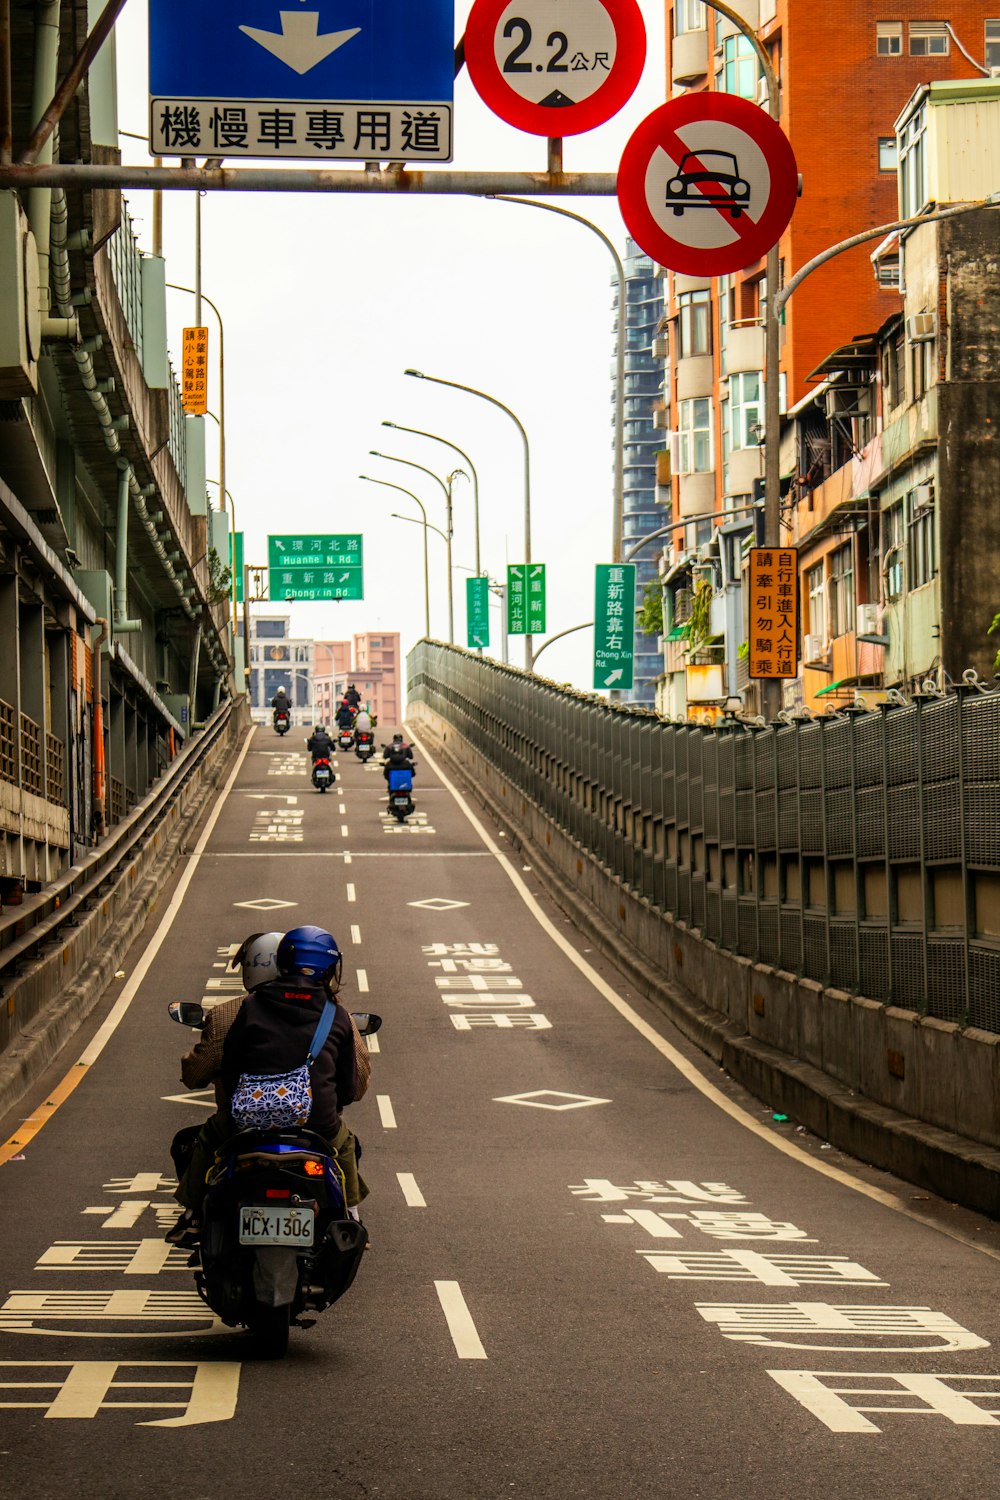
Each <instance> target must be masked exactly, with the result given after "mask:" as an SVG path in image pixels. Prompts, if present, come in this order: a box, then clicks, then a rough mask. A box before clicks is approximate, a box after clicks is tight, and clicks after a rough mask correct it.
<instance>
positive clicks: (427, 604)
mask: <svg viewBox="0 0 1000 1500" xmlns="http://www.w3.org/2000/svg"><path fill="white" fill-rule="evenodd" d="M358 478H359V479H363V480H364V481H365V483H366V484H381V485H384V486H385V488H386V489H387V490H398V491H399V493H400V494H401V495H409V497H410V499H411V500H415V501H416V503H417V504H418V505H419V506H420V514H421V515H422V516H423V518H424V519H423V527H424V635H425V636H426V637H427V639H428V640H430V638H431V586H430V570H429V568H428V565H427V512H426V510H425V509H424V502H423V501H422V500H421V499H420V496H419V495H415V494H414V493H413V491H412V490H407V489H404V488H403V486H402V485H401V484H393V483H392V482H391V481H390V480H388V479H373V478H372V476H371V475H370V474H359V475H358ZM436 529H437V528H436V527H435V530H436Z"/></svg>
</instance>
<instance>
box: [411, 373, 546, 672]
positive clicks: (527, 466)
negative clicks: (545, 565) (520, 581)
mask: <svg viewBox="0 0 1000 1500" xmlns="http://www.w3.org/2000/svg"><path fill="white" fill-rule="evenodd" d="M403 374H404V375H412V376H413V378H414V379H415V380H430V381H432V382H433V384H434V385H448V386H451V388H452V390H456V391H465V392H466V393H467V394H468V395H470V396H479V397H480V398H481V399H482V400H483V401H489V402H490V404H491V405H492V406H498V407H499V408H500V410H501V411H503V412H506V413H507V415H508V417H510V419H511V421H512V422H513V423H514V425H515V426H516V427H517V430H518V432H519V433H520V434H521V441H522V443H523V444H524V564H525V576H527V569H528V567H529V565H530V563H531V458H530V453H529V449H528V434H527V433H526V432H525V430H524V427H523V425H522V424H521V422H520V421H519V420H518V418H517V417H516V416H515V415H514V413H513V412H512V411H511V409H510V407H509V406H504V404H503V402H502V401H498V400H497V398H496V396H490V395H489V394H488V393H487V392H486V391H479V390H476V388H475V386H471V385H461V384H460V383H459V382H458V381H457V380H444V379H442V377H441V376H439V375H425V374H424V373H423V371H422V370H404V371H403ZM524 666H525V670H526V671H528V672H530V671H531V636H530V635H525V637H524Z"/></svg>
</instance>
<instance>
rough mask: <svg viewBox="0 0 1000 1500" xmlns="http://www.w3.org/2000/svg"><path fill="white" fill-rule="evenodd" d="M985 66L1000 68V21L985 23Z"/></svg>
mask: <svg viewBox="0 0 1000 1500" xmlns="http://www.w3.org/2000/svg"><path fill="white" fill-rule="evenodd" d="M986 66H987V67H988V68H1000V20H995V21H987V22H986Z"/></svg>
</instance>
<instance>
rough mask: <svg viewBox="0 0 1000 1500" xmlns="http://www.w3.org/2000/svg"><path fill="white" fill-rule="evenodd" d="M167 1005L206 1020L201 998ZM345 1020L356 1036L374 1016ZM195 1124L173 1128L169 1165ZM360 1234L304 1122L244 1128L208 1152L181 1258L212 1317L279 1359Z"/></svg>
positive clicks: (346, 1275) (351, 1256)
mask: <svg viewBox="0 0 1000 1500" xmlns="http://www.w3.org/2000/svg"><path fill="white" fill-rule="evenodd" d="M168 1012H169V1014H170V1017H171V1019H172V1020H174V1021H177V1022H179V1024H180V1025H182V1026H194V1027H198V1028H200V1027H202V1026H204V1025H205V1022H206V1020H207V1015H206V1012H205V1010H204V1009H203V1007H202V1006H201V1005H198V1004H193V1003H189V1002H187V1001H177V1000H175V1001H174V1002H173V1003H172V1004H171V1005H170V1006H168ZM354 1021H355V1024H356V1025H357V1028H358V1030H359V1031H360V1033H361V1035H362V1036H371V1035H372V1034H373V1033H374V1032H376V1031H378V1029H379V1027H380V1026H381V1024H382V1018H381V1016H377V1015H374V1014H370V1013H368V1014H365V1013H361V1014H358V1013H355V1016H354ZM197 1129H198V1127H190V1126H189V1127H186V1128H185V1129H184V1130H181V1131H179V1132H178V1134H177V1135H176V1136H175V1137H174V1141H173V1144H172V1146H171V1148H170V1149H171V1156H172V1157H173V1159H174V1165H175V1166H176V1167H177V1170H178V1172H179V1173H180V1172H182V1171H183V1169H184V1165H185V1164H186V1162H185V1157H186V1155H189V1154H190V1150H191V1148H192V1146H193V1138H192V1131H193V1132H194V1134H197ZM367 1243H368V1231H367V1229H366V1228H365V1227H364V1225H363V1224H361V1223H359V1222H358V1220H356V1219H353V1218H352V1217H351V1216H350V1214H349V1212H348V1210H347V1206H346V1203H345V1199H344V1182H343V1175H342V1173H341V1171H340V1168H339V1166H338V1164H337V1161H336V1159H335V1157H334V1156H333V1155H332V1154H331V1151H330V1144H329V1142H328V1141H326V1140H324V1139H323V1138H322V1137H321V1136H318V1135H315V1134H313V1132H312V1131H310V1130H308V1129H306V1128H304V1127H296V1128H293V1129H289V1130H278V1129H269V1130H244V1131H241V1132H240V1133H239V1134H238V1135H235V1136H233V1137H232V1139H231V1140H229V1141H228V1142H227V1143H226V1145H225V1146H224V1147H223V1148H222V1149H221V1150H220V1151H219V1152H218V1153H217V1154H216V1158H215V1165H214V1167H213V1169H212V1172H211V1173H210V1175H209V1178H208V1192H207V1194H206V1197H205V1203H204V1207H203V1210H202V1228H201V1242H200V1246H199V1249H198V1250H197V1251H195V1253H194V1254H193V1255H192V1257H191V1261H190V1262H189V1264H191V1265H193V1266H194V1267H195V1284H196V1286H197V1288H198V1294H199V1296H200V1297H201V1298H202V1300H203V1301H204V1302H206V1303H207V1304H208V1306H209V1307H210V1308H211V1309H212V1311H213V1312H214V1313H215V1314H216V1316H217V1317H218V1318H221V1320H222V1322H223V1323H225V1324H227V1325H228V1326H229V1327H230V1328H236V1327H241V1326H242V1327H244V1328H247V1329H249V1331H250V1334H251V1336H252V1337H253V1339H254V1342H255V1344H256V1346H257V1349H258V1351H259V1353H260V1354H261V1355H262V1356H263V1357H264V1358H266V1359H281V1358H282V1357H283V1356H284V1355H285V1354H286V1353H287V1351H288V1336H289V1330H290V1328H291V1327H292V1326H293V1325H294V1326H295V1327H298V1328H311V1327H312V1326H313V1324H314V1323H315V1321H316V1320H315V1318H311V1317H304V1316H303V1314H307V1313H318V1312H322V1311H323V1310H324V1309H325V1308H327V1307H330V1306H331V1305H332V1304H333V1303H334V1302H336V1301H337V1299H338V1298H340V1297H342V1296H343V1295H344V1293H345V1292H346V1291H347V1289H348V1288H349V1287H350V1285H351V1283H352V1282H353V1280H354V1277H355V1276H356V1274H357V1270H358V1266H359V1265H360V1264H361V1260H362V1257H363V1255H364V1250H365V1246H366V1244H367ZM199 1262H200V1264H199Z"/></svg>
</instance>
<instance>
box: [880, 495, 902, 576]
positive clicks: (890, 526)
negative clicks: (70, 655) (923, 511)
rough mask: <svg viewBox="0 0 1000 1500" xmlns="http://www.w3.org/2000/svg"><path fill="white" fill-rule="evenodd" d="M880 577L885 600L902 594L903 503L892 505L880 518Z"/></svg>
mask: <svg viewBox="0 0 1000 1500" xmlns="http://www.w3.org/2000/svg"><path fill="white" fill-rule="evenodd" d="M882 577H883V578H884V579H885V593H886V598H887V599H898V598H899V596H900V594H901V593H902V592H903V502H902V501H901V500H900V501H899V503H898V504H897V505H892V506H890V507H889V509H888V510H887V511H886V512H885V515H884V516H883V518H882Z"/></svg>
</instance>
